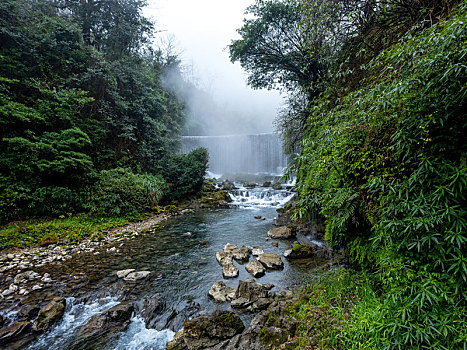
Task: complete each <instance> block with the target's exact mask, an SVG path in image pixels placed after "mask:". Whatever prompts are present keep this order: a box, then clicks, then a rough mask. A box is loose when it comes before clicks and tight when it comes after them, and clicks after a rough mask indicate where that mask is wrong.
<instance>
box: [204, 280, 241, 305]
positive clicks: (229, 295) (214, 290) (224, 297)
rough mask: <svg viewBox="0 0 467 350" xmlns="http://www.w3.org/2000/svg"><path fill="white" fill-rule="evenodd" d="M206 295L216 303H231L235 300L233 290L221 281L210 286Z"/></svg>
mask: <svg viewBox="0 0 467 350" xmlns="http://www.w3.org/2000/svg"><path fill="white" fill-rule="evenodd" d="M208 295H209V296H210V297H211V298H213V299H214V300H216V301H220V302H226V301H231V300H233V299H234V298H235V289H234V288H231V287H228V286H227V285H226V284H225V283H224V282H223V281H219V282H216V283H214V284H213V285H212V287H211V289H210V290H209V292H208Z"/></svg>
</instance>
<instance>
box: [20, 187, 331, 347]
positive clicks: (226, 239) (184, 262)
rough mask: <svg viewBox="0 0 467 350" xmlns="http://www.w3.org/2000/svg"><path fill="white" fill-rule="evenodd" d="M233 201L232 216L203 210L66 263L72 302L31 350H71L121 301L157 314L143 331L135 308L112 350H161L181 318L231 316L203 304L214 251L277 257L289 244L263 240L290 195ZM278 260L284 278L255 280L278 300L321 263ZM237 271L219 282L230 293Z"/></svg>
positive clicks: (246, 193) (218, 274)
mask: <svg viewBox="0 0 467 350" xmlns="http://www.w3.org/2000/svg"><path fill="white" fill-rule="evenodd" d="M231 196H232V198H233V199H234V204H236V205H237V208H236V209H217V210H205V211H198V212H195V213H192V214H187V215H184V216H181V217H177V218H174V219H171V220H170V222H169V223H168V224H167V225H164V227H163V228H162V229H160V230H158V231H156V232H155V233H147V234H143V235H140V236H138V237H137V238H135V239H132V240H128V241H125V242H124V244H121V243H118V245H116V247H117V248H118V252H117V253H115V252H108V251H106V250H104V251H102V252H101V253H100V254H99V255H94V254H85V255H80V256H78V257H76V259H73V260H72V261H69V262H66V263H63V264H62V265H61V266H60V267H59V269H60V271H59V273H58V271H57V276H56V277H57V278H59V277H58V275H60V276H64V275H65V276H68V280H67V281H65V280H63V281H62V284H61V285H62V286H63V291H64V294H65V295H69V296H70V297H69V298H68V299H67V311H66V313H65V316H64V317H63V320H62V321H61V322H60V323H59V324H58V325H57V326H55V327H54V328H52V329H51V330H50V331H48V332H47V333H45V334H44V335H42V336H41V337H40V338H39V339H38V340H36V341H34V343H32V344H31V345H30V346H29V349H38V350H41V349H44V350H45V349H69V348H72V347H73V344H74V343H75V342H76V339H77V336H76V332H75V331H76V330H77V329H79V327H80V326H82V325H83V324H85V323H86V322H87V321H88V320H89V319H90V318H91V317H92V316H93V315H96V314H98V313H100V312H102V311H105V310H107V309H109V308H110V307H112V306H114V305H116V304H118V302H119V301H122V300H131V301H135V302H136V304H137V305H138V304H140V305H141V304H142V303H143V300H144V299H145V298H155V299H157V300H158V303H159V307H158V309H157V310H158V311H157V314H156V315H155V316H154V317H152V319H151V321H150V324H145V322H144V321H143V319H142V317H141V316H140V314H139V312H138V308H137V309H136V311H135V313H134V316H133V318H132V320H131V323H130V326H129V327H128V329H127V331H126V332H124V333H122V334H121V335H120V336H119V337H118V339H117V340H116V342H114V343H112V344H107V347H108V348H111V349H139V350H140V349H165V344H166V342H167V341H168V340H170V339H171V338H172V337H173V335H174V331H177V330H179V329H181V328H182V327H183V320H185V319H186V318H190V317H192V316H195V315H202V314H209V313H211V312H213V311H214V310H215V309H228V308H229V307H230V306H229V304H228V303H225V304H219V303H216V302H214V301H213V300H212V299H210V298H209V297H208V296H207V292H208V290H209V288H210V287H211V286H212V284H213V283H215V282H217V281H221V280H223V278H222V269H221V267H220V266H219V264H218V263H217V261H216V258H215V253H216V251H219V250H222V249H223V247H224V245H225V244H226V243H234V244H238V245H239V246H240V245H249V246H260V247H261V248H263V250H264V251H265V252H271V253H276V254H279V255H282V254H283V252H284V250H286V249H288V248H289V247H290V245H291V244H292V242H290V241H279V242H278V246H277V247H276V246H273V245H272V244H271V243H272V240H270V239H269V238H268V236H267V231H268V230H269V229H270V228H271V227H272V225H273V219H274V217H275V216H276V215H277V213H276V209H277V208H278V207H279V206H281V205H284V204H285V203H286V202H287V201H288V200H289V199H290V196H291V193H290V192H288V191H286V190H281V191H275V190H272V189H271V188H258V189H255V190H247V189H240V190H238V191H237V192H233V194H232V195H231ZM254 216H262V217H265V218H266V219H265V220H258V219H255V218H254ZM107 248H108V247H107ZM282 259H283V260H284V263H285V266H284V269H283V270H281V271H271V272H268V273H266V275H265V276H264V277H261V278H259V279H258V281H259V282H261V283H272V284H274V285H275V287H274V289H273V290H272V291H275V292H276V293H277V292H281V291H284V290H286V289H288V288H290V287H292V286H293V285H295V284H298V283H300V282H301V281H302V280H303V278H304V276H305V275H306V272H307V271H310V270H311V269H313V268H314V267H316V266H318V265H320V264H322V261H312V262H308V263H307V264H296V263H295V264H292V263H289V262H287V261H285V259H284V258H282ZM235 264H236V265H237V267H238V268H239V270H240V275H239V277H238V278H236V279H231V280H224V281H225V283H226V284H227V285H229V286H231V287H236V286H237V284H238V280H245V279H246V278H250V277H251V276H250V275H249V274H248V273H247V272H246V270H245V267H244V266H242V265H240V264H238V263H237V262H235ZM123 269H136V270H138V271H140V270H147V271H151V275H150V277H148V278H146V279H144V280H142V281H138V282H137V283H133V284H129V283H127V282H124V281H123V280H121V279H118V278H117V277H116V274H115V272H116V271H118V270H123ZM59 286H60V285H59ZM241 317H242V318H243V319H244V321H245V322H248V321H249V320H250V319H251V317H252V315H251V314H248V313H246V312H245V313H242V314H241ZM88 345H89V346H91V345H90V344H88Z"/></svg>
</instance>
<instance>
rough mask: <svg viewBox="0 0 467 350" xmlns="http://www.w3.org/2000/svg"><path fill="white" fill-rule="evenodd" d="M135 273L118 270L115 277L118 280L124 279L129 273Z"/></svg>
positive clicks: (133, 270)
mask: <svg viewBox="0 0 467 350" xmlns="http://www.w3.org/2000/svg"><path fill="white" fill-rule="evenodd" d="M135 271H136V270H135V269H127V270H120V271H117V277H118V278H125V277H126V276H128V275H129V274H130V273H132V272H135Z"/></svg>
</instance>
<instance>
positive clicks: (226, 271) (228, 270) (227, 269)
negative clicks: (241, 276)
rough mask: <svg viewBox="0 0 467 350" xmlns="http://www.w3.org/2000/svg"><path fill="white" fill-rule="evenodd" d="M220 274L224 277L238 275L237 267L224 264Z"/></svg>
mask: <svg viewBox="0 0 467 350" xmlns="http://www.w3.org/2000/svg"><path fill="white" fill-rule="evenodd" d="M222 276H224V278H235V277H238V268H237V267H236V266H235V265H234V264H226V265H224V266H223V267H222Z"/></svg>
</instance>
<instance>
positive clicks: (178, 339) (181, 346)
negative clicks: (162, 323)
mask: <svg viewBox="0 0 467 350" xmlns="http://www.w3.org/2000/svg"><path fill="white" fill-rule="evenodd" d="M185 349H188V348H187V346H186V344H185V339H184V338H183V330H181V331H180V332H177V333H175V336H174V338H173V339H172V340H171V341H169V342H168V343H167V344H166V345H165V350H185Z"/></svg>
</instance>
